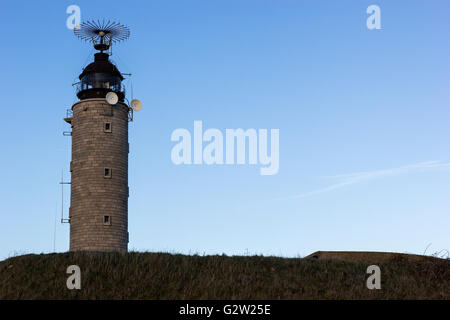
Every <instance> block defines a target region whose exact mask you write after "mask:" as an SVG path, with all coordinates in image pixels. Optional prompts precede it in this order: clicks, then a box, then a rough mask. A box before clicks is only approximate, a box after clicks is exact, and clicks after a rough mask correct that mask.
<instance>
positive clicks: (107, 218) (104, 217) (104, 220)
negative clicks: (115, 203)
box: [103, 216, 111, 226]
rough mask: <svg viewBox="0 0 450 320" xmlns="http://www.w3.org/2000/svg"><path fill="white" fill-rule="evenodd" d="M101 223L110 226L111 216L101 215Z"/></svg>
mask: <svg viewBox="0 0 450 320" xmlns="http://www.w3.org/2000/svg"><path fill="white" fill-rule="evenodd" d="M103 224H104V225H105V226H110V225H111V216H103Z"/></svg>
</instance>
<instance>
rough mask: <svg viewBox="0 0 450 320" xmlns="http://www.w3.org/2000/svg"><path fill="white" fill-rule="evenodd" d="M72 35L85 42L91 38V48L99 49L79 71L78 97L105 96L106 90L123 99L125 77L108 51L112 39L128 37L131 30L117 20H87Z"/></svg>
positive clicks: (121, 39)
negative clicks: (110, 58)
mask: <svg viewBox="0 0 450 320" xmlns="http://www.w3.org/2000/svg"><path fill="white" fill-rule="evenodd" d="M74 33H75V35H76V36H77V37H78V38H80V39H82V40H85V41H88V40H89V41H92V43H93V45H94V48H95V49H96V50H98V51H100V52H97V53H96V54H95V55H94V57H95V58H94V62H92V63H90V64H89V65H88V66H87V67H86V68H84V69H83V72H82V73H81V74H80V76H79V79H80V82H79V83H78V88H77V97H78V98H79V99H80V100H83V99H90V98H105V96H106V94H107V93H108V92H111V91H113V92H115V93H116V94H117V96H118V97H119V101H123V100H124V99H125V88H124V87H123V86H122V80H123V79H124V78H123V76H122V74H121V73H120V71H119V69H117V67H116V66H115V65H114V64H113V63H112V62H111V61H109V55H110V54H109V53H105V52H103V51H106V50H109V49H110V48H111V45H112V44H113V43H114V42H120V41H123V40H126V39H128V37H129V36H130V30H129V29H128V27H126V26H123V25H121V24H119V23H116V22H110V21H108V22H105V21H103V22H100V21H86V22H82V23H81V24H80V27H79V28H76V29H74Z"/></svg>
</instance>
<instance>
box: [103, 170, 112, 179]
mask: <svg viewBox="0 0 450 320" xmlns="http://www.w3.org/2000/svg"><path fill="white" fill-rule="evenodd" d="M104 173H105V178H111V168H105V172H104Z"/></svg>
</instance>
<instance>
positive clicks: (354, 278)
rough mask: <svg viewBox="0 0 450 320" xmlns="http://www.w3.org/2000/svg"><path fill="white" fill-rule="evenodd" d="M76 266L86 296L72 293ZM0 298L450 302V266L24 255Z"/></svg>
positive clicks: (411, 260) (387, 260) (13, 263)
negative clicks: (373, 272)
mask: <svg viewBox="0 0 450 320" xmlns="http://www.w3.org/2000/svg"><path fill="white" fill-rule="evenodd" d="M73 264H75V265H78V266H79V267H80V268H81V290H68V289H67V288H66V280H67V277H68V276H69V275H68V274H66V269H67V267H68V266H69V265H73ZM370 264H376V265H378V266H379V267H380V268H381V285H382V288H381V290H369V289H367V288H366V279H367V277H368V275H367V274H366V269H367V266H368V265H370ZM0 299H450V260H449V259H438V258H433V257H425V256H414V255H403V254H391V253H369V252H365V253H355V252H354V253H348V252H347V253H342V252H341V253H339V252H317V253H314V254H312V255H310V256H308V257H307V258H278V257H263V256H231V257H230V256H225V255H222V256H218V255H217V256H198V255H194V256H185V255H180V254H167V253H139V252H130V253H127V254H119V253H100V252H97V253H96V252H91V253H87V252H76V253H73V252H70V253H62V254H40V255H23V256H17V257H13V258H9V259H7V260H4V261H1V262H0Z"/></svg>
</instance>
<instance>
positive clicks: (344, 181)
mask: <svg viewBox="0 0 450 320" xmlns="http://www.w3.org/2000/svg"><path fill="white" fill-rule="evenodd" d="M425 171H450V163H448V162H441V161H426V162H419V163H416V164H411V165H406V166H402V167H397V168H390V169H382V170H375V171H365V172H355V173H349V174H342V175H335V176H328V177H325V178H330V179H337V180H338V181H337V182H335V183H334V184H331V185H329V186H327V187H324V188H322V189H317V190H313V191H310V192H305V193H301V194H297V195H294V196H290V197H288V199H297V198H306V197H310V196H314V195H317V194H321V193H325V192H329V191H333V190H336V189H340V188H343V187H346V186H349V185H353V184H357V183H359V182H363V181H368V180H374V179H380V178H385V177H392V176H397V175H401V174H407V173H413V172H425Z"/></svg>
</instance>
